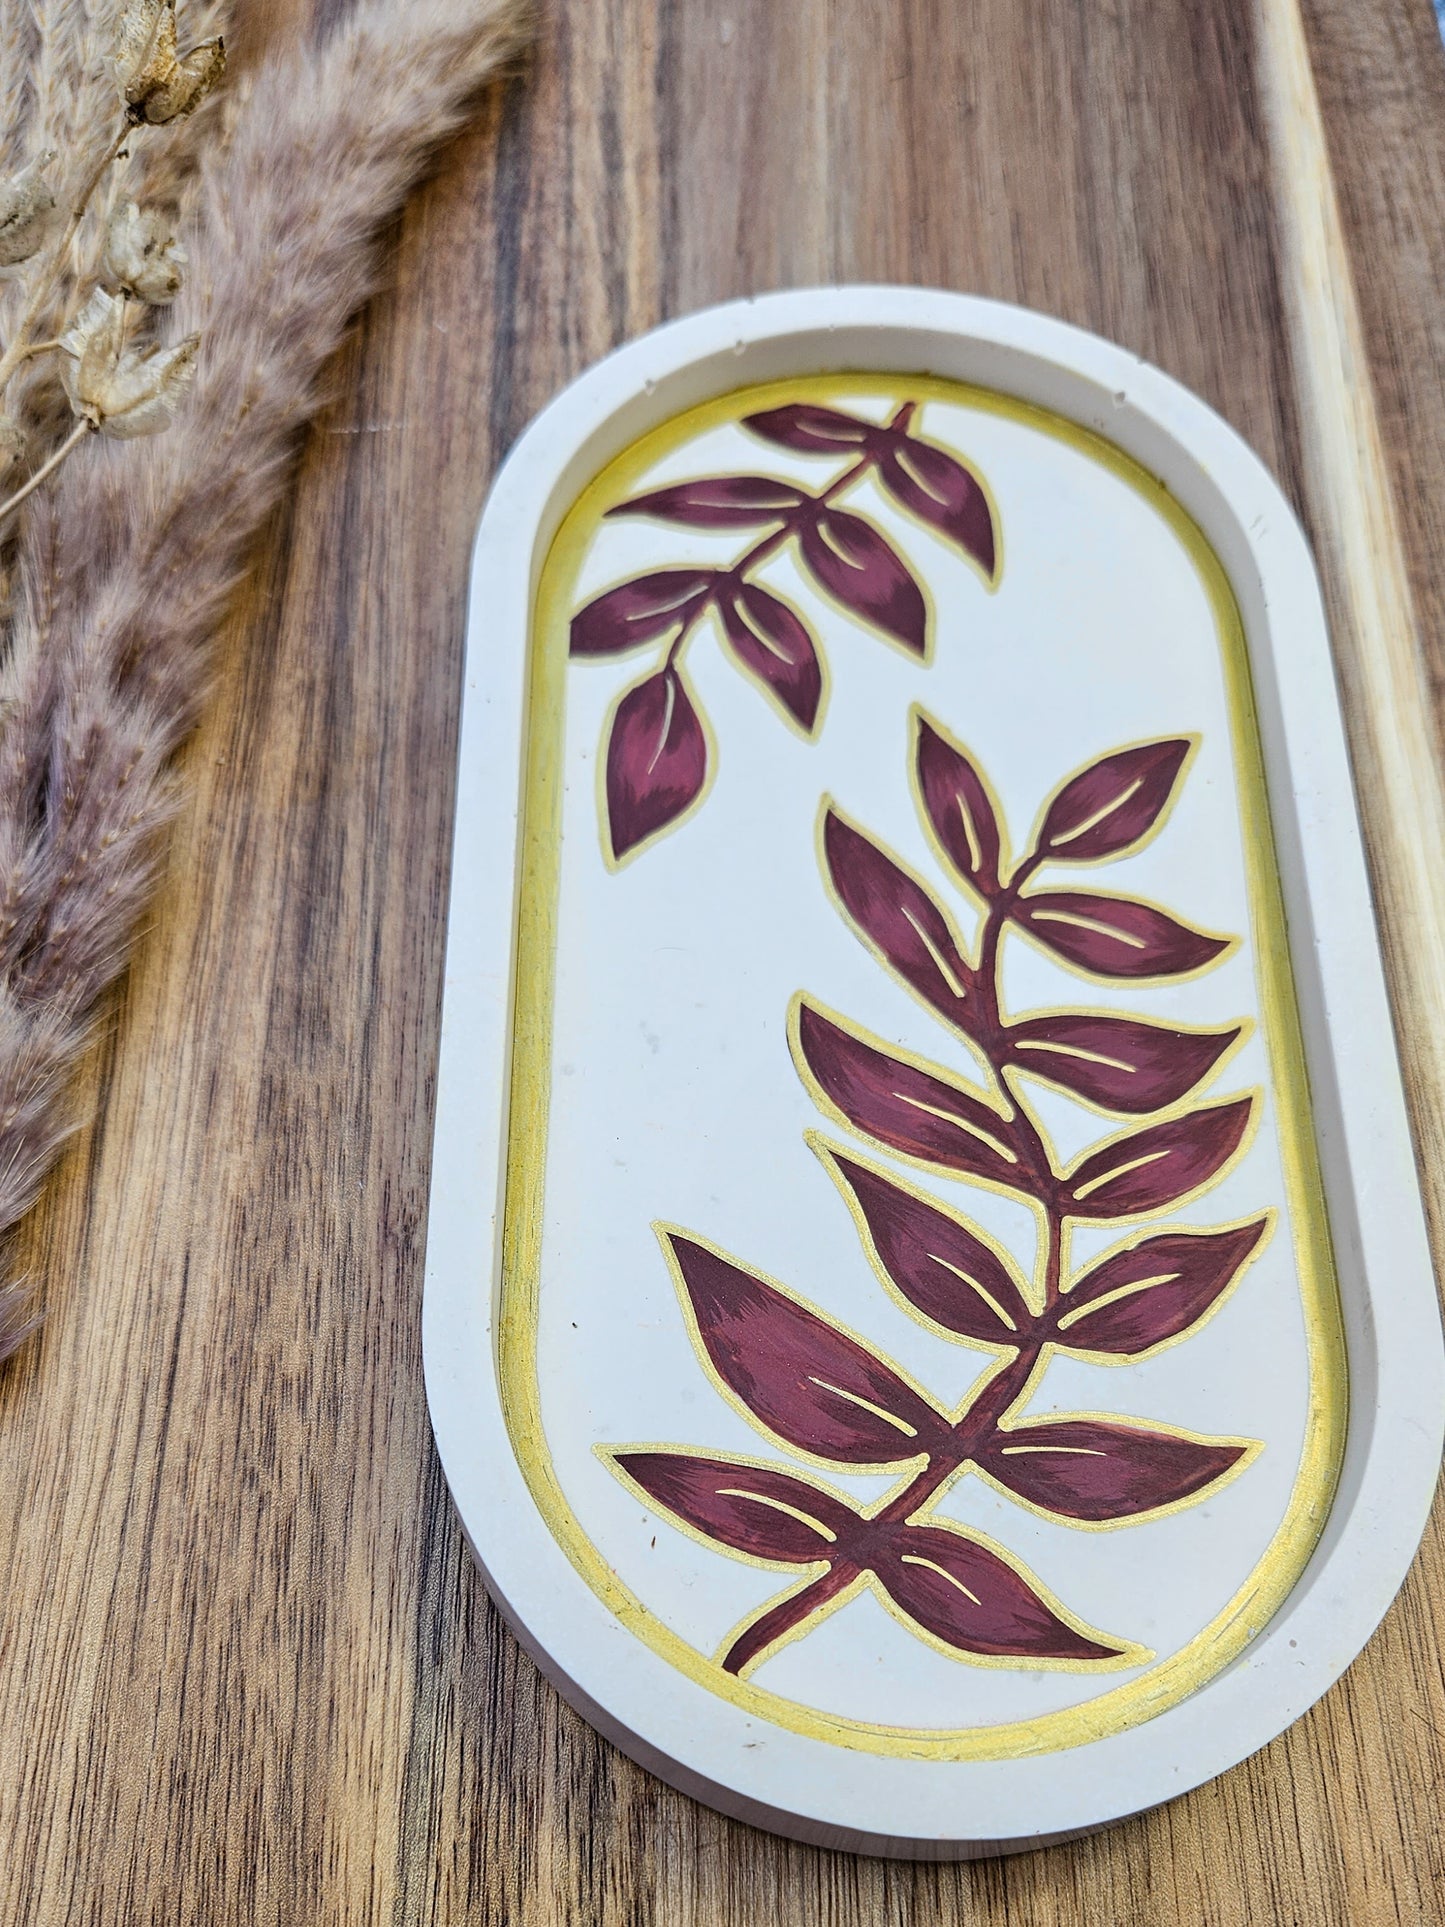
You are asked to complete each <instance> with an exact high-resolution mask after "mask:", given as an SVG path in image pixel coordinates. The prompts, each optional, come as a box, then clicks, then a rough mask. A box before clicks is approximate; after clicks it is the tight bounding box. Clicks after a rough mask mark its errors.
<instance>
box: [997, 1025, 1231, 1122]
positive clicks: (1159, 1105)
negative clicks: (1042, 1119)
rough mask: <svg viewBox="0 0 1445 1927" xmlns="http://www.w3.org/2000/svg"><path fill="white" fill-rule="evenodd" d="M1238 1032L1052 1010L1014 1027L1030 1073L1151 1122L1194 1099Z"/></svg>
mask: <svg viewBox="0 0 1445 1927" xmlns="http://www.w3.org/2000/svg"><path fill="white" fill-rule="evenodd" d="M1239 1032H1240V1026H1239V1025H1238V1024H1236V1025H1235V1026H1234V1028H1233V1029H1232V1030H1215V1031H1192V1030H1175V1029H1173V1028H1172V1027H1171V1026H1170V1025H1168V1024H1146V1023H1144V1022H1143V1021H1142V1019H1140V1018H1137V1017H1108V1016H1101V1015H1098V1014H1097V1013H1093V1012H1088V1011H1072V1010H1052V1011H1045V1012H1043V1013H1042V1014H1041V1015H1040V1016H1037V1017H1027V1018H1025V1019H1023V1020H1022V1022H1020V1023H1017V1024H1010V1025H1009V1026H1008V1028H1007V1030H1006V1031H1005V1033H1004V1037H1005V1042H1006V1044H1007V1047H1008V1051H1009V1055H1010V1056H1011V1058H1012V1059H1013V1061H1014V1063H1015V1064H1017V1065H1018V1067H1019V1069H1020V1070H1022V1071H1028V1072H1030V1073H1031V1074H1032V1075H1033V1076H1034V1077H1041V1078H1043V1079H1044V1080H1045V1082H1046V1083H1049V1084H1057V1085H1059V1086H1060V1087H1061V1088H1062V1089H1063V1090H1066V1091H1070V1092H1072V1093H1073V1095H1074V1096H1075V1097H1081V1098H1083V1099H1084V1101H1085V1102H1086V1103H1088V1104H1097V1105H1099V1107H1100V1108H1101V1109H1103V1110H1106V1111H1118V1112H1119V1113H1121V1114H1122V1115H1124V1116H1128V1117H1146V1116H1148V1115H1149V1113H1150V1112H1152V1111H1163V1110H1167V1108H1168V1107H1169V1106H1170V1105H1171V1104H1177V1103H1178V1102H1179V1100H1180V1099H1181V1098H1182V1097H1187V1096H1188V1094H1189V1092H1190V1091H1192V1090H1193V1089H1194V1087H1195V1085H1196V1084H1201V1083H1203V1081H1204V1079H1205V1078H1206V1077H1208V1075H1209V1074H1210V1072H1211V1071H1212V1070H1213V1069H1214V1067H1215V1065H1216V1064H1217V1063H1218V1062H1219V1060H1220V1058H1221V1057H1223V1055H1224V1053H1225V1052H1226V1051H1227V1050H1228V1049H1229V1047H1230V1045H1231V1044H1233V1043H1234V1042H1235V1040H1236V1039H1237V1038H1238V1036H1239Z"/></svg>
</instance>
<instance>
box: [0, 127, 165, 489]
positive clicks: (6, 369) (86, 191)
mask: <svg viewBox="0 0 1445 1927" xmlns="http://www.w3.org/2000/svg"><path fill="white" fill-rule="evenodd" d="M132 131H133V130H132V127H131V124H130V121H129V120H125V121H122V123H121V128H120V132H119V133H118V134H117V135H116V137H115V139H114V140H113V141H111V143H110V145H109V146H108V147H107V148H106V150H105V152H104V153H103V154H102V155H101V157H100V159H99V160H98V161H97V162H96V165H95V167H94V168H93V170H92V171H91V173H90V176H89V178H88V179H87V180H86V183H85V186H84V187H83V188H82V189H81V191H80V194H79V197H78V198H77V200H76V203H75V206H74V207H73V208H72V209H71V211H70V216H69V219H68V220H67V221H66V224H65V231H64V233H63V234H62V235H61V237H60V239H59V240H58V241H57V242H56V244H55V246H54V247H53V248H52V249H51V251H50V255H49V257H48V259H47V260H46V262H45V265H44V267H43V268H42V269H41V270H40V272H39V273H38V274H37V275H36V277H35V285H34V287H33V288H32V289H31V290H30V297H29V299H28V300H27V301H26V303H25V307H24V309H23V311H22V312H21V316H20V320H19V321H18V323H17V324H16V328H15V334H14V336H13V338H12V339H11V342H10V346H9V347H8V348H7V349H6V350H5V352H4V354H3V355H0V395H3V394H4V392H5V388H6V386H7V384H8V383H9V380H10V377H11V376H12V375H13V374H14V373H15V370H16V369H17V368H18V367H19V365H20V363H21V362H22V361H23V360H24V359H25V357H26V355H27V354H28V353H29V352H30V350H29V344H28V342H27V340H26V337H27V336H28V335H29V333H30V330H31V329H32V328H33V327H34V326H35V319H36V316H37V315H38V314H39V313H40V310H41V307H42V305H43V304H44V301H45V298H46V296H47V295H48V294H49V293H50V290H51V289H52V288H53V287H54V285H55V279H56V276H57V275H58V274H59V273H60V270H61V267H62V266H63V264H64V261H65V257H66V255H67V254H68V253H69V252H70V244H71V242H72V241H73V240H74V239H75V237H76V234H77V233H78V232H79V229H80V224H81V222H82V221H83V220H84V219H85V210H86V209H87V207H89V205H90V197H91V195H92V194H94V192H95V190H96V188H97V187H98V186H99V185H100V181H101V177H102V175H103V174H104V173H105V170H106V169H107V168H108V167H109V166H110V164H111V162H112V161H113V160H114V159H115V157H116V155H117V154H119V152H120V150H121V148H122V147H124V146H125V143H126V141H127V139H128V138H129V136H130V134H131V133H132ZM17 499H18V498H17ZM10 506H13V504H11V505H10Z"/></svg>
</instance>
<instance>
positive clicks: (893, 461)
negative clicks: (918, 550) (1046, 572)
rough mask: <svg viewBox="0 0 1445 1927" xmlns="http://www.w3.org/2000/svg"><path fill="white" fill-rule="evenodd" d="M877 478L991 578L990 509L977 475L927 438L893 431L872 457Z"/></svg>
mask: <svg viewBox="0 0 1445 1927" xmlns="http://www.w3.org/2000/svg"><path fill="white" fill-rule="evenodd" d="M878 479H879V481H880V482H881V483H882V484H883V486H884V488H886V489H887V491H888V493H889V494H890V495H891V496H892V497H893V499H894V501H895V502H897V503H898V504H899V505H900V507H902V508H905V509H907V510H908V512H909V514H910V515H916V516H917V517H918V518H919V520H920V521H923V522H927V523H929V524H930V525H931V526H932V527H933V528H935V529H937V530H938V531H939V533H940V534H942V535H946V536H947V537H948V539H949V541H950V542H956V543H957V544H958V546H959V547H960V548H961V549H962V550H963V552H964V554H965V555H971V556H972V557H973V559H974V561H975V562H977V564H978V565H979V567H980V568H981V569H982V570H983V572H984V574H985V575H986V576H988V577H989V578H990V579H992V577H993V571H994V560H995V556H994V531H993V515H992V512H991V511H990V509H989V506H988V497H987V496H986V495H985V494H984V492H983V490H982V488H981V487H980V486H979V483H978V478H977V477H976V476H974V475H971V474H970V473H969V471H968V470H967V469H966V468H965V467H964V465H963V463H962V462H960V461H957V460H955V458H954V457H953V456H952V455H948V454H945V453H944V451H943V450H942V449H941V448H935V447H934V445H933V444H932V442H923V441H918V440H916V439H915V438H914V437H913V436H912V435H906V434H895V435H892V436H890V438H889V442H888V446H887V447H886V449H885V450H884V452H883V453H882V454H881V455H880V456H879V458H878Z"/></svg>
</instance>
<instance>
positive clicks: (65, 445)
mask: <svg viewBox="0 0 1445 1927" xmlns="http://www.w3.org/2000/svg"><path fill="white" fill-rule="evenodd" d="M94 427H95V424H94V422H88V421H84V422H77V423H76V425H75V427H74V428H73V429H72V430H71V431H70V433H69V435H67V436H66V438H65V440H64V441H63V442H62V443H61V444H60V446H59V448H57V449H56V451H55V453H54V454H53V455H52V456H51V457H50V459H49V461H48V462H42V463H41V465H40V467H39V468H37V469H36V471H35V473H34V474H33V475H32V476H31V477H30V479H29V481H28V482H26V483H25V485H24V486H23V487H22V488H18V489H16V491H15V493H14V494H13V495H12V496H11V497H10V499H9V501H8V502H0V522H3V521H4V519H5V517H6V516H7V515H9V513H10V512H11V510H12V509H17V508H19V506H20V504H21V503H22V502H23V501H24V500H25V498H26V496H27V495H32V494H34V492H35V490H36V489H38V488H39V486H40V484H41V483H42V482H43V481H44V480H45V478H46V477H47V476H48V475H53V474H54V473H55V471H56V469H58V468H59V466H60V464H61V463H62V462H63V461H64V460H65V458H66V456H67V455H68V454H69V453H70V451H71V449H73V448H74V447H75V446H76V444H77V443H78V442H79V441H80V440H81V439H82V438H83V437H84V436H86V435H89V434H90V433H91V431H92V430H93V429H94Z"/></svg>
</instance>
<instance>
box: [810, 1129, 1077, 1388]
mask: <svg viewBox="0 0 1445 1927" xmlns="http://www.w3.org/2000/svg"><path fill="white" fill-rule="evenodd" d="M803 1142H804V1143H805V1144H806V1145H807V1147H808V1149H809V1150H810V1151H811V1152H812V1153H813V1156H814V1157H815V1158H816V1159H817V1160H818V1162H819V1163H820V1164H821V1165H822V1167H823V1169H824V1170H825V1171H826V1172H827V1174H828V1176H829V1177H830V1178H831V1179H832V1181H833V1183H834V1184H835V1185H836V1187H837V1190H838V1195H839V1197H840V1198H841V1199H842V1200H843V1203H844V1204H845V1205H846V1206H847V1209H848V1215H849V1217H850V1218H852V1220H853V1226H854V1229H855V1230H856V1231H857V1233H858V1242H859V1244H860V1245H861V1246H862V1248H863V1254H864V1256H865V1257H866V1258H867V1260H868V1262H869V1264H870V1265H871V1266H872V1267H873V1271H874V1273H875V1275H876V1277H877V1279H878V1282H879V1283H880V1284H881V1285H882V1287H883V1289H884V1290H885V1291H886V1292H887V1293H888V1296H889V1297H890V1298H891V1299H892V1300H893V1302H894V1303H895V1304H896V1305H897V1306H898V1307H899V1308H900V1310H902V1311H904V1312H906V1313H907V1315H908V1317H909V1318H910V1319H912V1320H913V1321H914V1323H915V1324H919V1325H922V1326H923V1327H924V1329H925V1330H926V1331H931V1332H932V1333H933V1334H934V1336H935V1337H937V1338H944V1339H947V1341H948V1343H949V1344H950V1345H967V1346H968V1348H969V1349H970V1350H971V1351H981V1352H991V1353H994V1354H997V1353H999V1352H1016V1351H1018V1349H1019V1347H1018V1345H1017V1344H1016V1343H1015V1341H1014V1340H1013V1339H1009V1338H1004V1339H999V1340H997V1341H995V1340H992V1339H988V1338H966V1337H965V1336H964V1334H963V1333H962V1332H956V1331H951V1330H950V1329H949V1327H948V1326H947V1325H940V1324H939V1323H938V1322H937V1320H935V1319H932V1318H930V1317H929V1316H928V1314H927V1312H924V1311H920V1310H919V1308H918V1306H917V1305H915V1304H914V1302H913V1300H912V1299H911V1298H906V1297H905V1296H904V1295H903V1293H902V1292H901V1291H900V1290H899V1289H898V1286H897V1285H896V1284H895V1283H894V1281H893V1278H892V1277H891V1275H890V1274H889V1272H888V1270H887V1268H886V1267H885V1265H884V1263H883V1260H882V1259H881V1258H880V1257H879V1255H878V1247H877V1245H876V1244H875V1243H874V1239H873V1233H872V1231H871V1230H870V1229H869V1227H868V1220H867V1218H866V1217H865V1216H864V1215H863V1207H862V1205H861V1204H859V1202H858V1199H857V1195H856V1194H855V1192H854V1190H853V1187H852V1185H850V1184H849V1182H848V1180H847V1179H846V1178H845V1177H844V1176H843V1173H842V1172H841V1171H840V1170H839V1169H838V1159H839V1157H840V1156H842V1157H845V1158H847V1159H848V1160H849V1162H850V1163H853V1164H861V1165H862V1166H863V1167H864V1168H865V1169H866V1170H868V1171H871V1172H872V1173H873V1175H874V1176H875V1177H879V1178H882V1179H883V1180H884V1181H885V1182H886V1183H888V1184H890V1185H892V1186H893V1187H894V1189H895V1190H898V1191H902V1192H905V1193H906V1194H907V1195H908V1196H909V1197H911V1198H915V1199H917V1201H918V1202H919V1203H920V1204H922V1205H926V1206H927V1207H928V1208H929V1209H930V1210H933V1211H937V1212H938V1214H939V1215H940V1217H945V1218H952V1219H953V1221H954V1222H955V1224H960V1225H962V1226H963V1228H964V1229H965V1230H966V1231H967V1232H968V1234H969V1236H970V1237H973V1238H977V1239H978V1241H979V1243H980V1244H981V1245H983V1246H984V1247H985V1248H986V1249H987V1250H988V1251H991V1252H992V1253H993V1255H994V1257H995V1258H997V1259H998V1260H999V1262H1000V1264H1002V1265H1003V1267H1004V1269H1005V1271H1007V1273H1008V1275H1009V1278H1010V1279H1011V1280H1012V1282H1013V1283H1014V1285H1015V1286H1016V1287H1017V1288H1018V1292H1019V1295H1020V1297H1021V1298H1022V1299H1023V1300H1024V1302H1025V1304H1027V1305H1028V1307H1029V1309H1030V1311H1032V1312H1033V1313H1034V1315H1035V1316H1037V1315H1038V1313H1039V1311H1040V1310H1041V1309H1042V1303H1043V1299H1042V1292H1041V1289H1040V1279H1039V1278H1038V1276H1037V1272H1038V1269H1039V1266H1038V1262H1037V1254H1035V1264H1034V1271H1035V1274H1036V1275H1035V1276H1034V1277H1032V1278H1029V1277H1026V1276H1025V1275H1024V1272H1023V1270H1022V1268H1021V1266H1020V1265H1019V1261H1018V1259H1017V1257H1016V1256H1015V1255H1014V1253H1013V1252H1012V1251H1010V1250H1009V1249H1008V1247H1007V1245H1005V1244H1004V1243H1003V1241H1002V1239H1000V1238H996V1237H995V1236H994V1234H993V1233H992V1232H991V1231H988V1230H986V1229H985V1227H984V1226H983V1225H981V1224H979V1223H978V1221H977V1219H975V1218H971V1217H969V1216H968V1215H967V1213H966V1212H963V1211H959V1210H956V1209H955V1208H954V1207H953V1206H952V1205H951V1204H945V1203H944V1201H943V1200H942V1199H941V1198H939V1197H936V1196H935V1195H934V1193H933V1192H931V1191H923V1190H920V1189H919V1187H918V1186H917V1185H915V1184H910V1183H909V1182H908V1181H907V1179H906V1178H901V1177H900V1176H899V1174H898V1173H897V1172H896V1171H895V1170H893V1169H891V1168H890V1167H889V1166H887V1165H883V1164H879V1163H877V1162H876V1161H875V1157H874V1156H873V1155H869V1154H865V1153H862V1152H855V1151H854V1150H853V1148H852V1146H851V1145H848V1144H838V1143H835V1142H833V1141H831V1140H830V1139H829V1138H828V1137H827V1136H826V1135H825V1134H824V1133H823V1132H822V1131H820V1130H817V1129H816V1128H814V1129H812V1130H807V1131H804V1133H803ZM1009 1195H1010V1196H1012V1195H1014V1194H1013V1193H1010V1194H1009ZM1019 1202H1020V1203H1027V1202H1028V1200H1027V1199H1024V1198H1022V1197H1021V1198H1020V1199H1019ZM971 1402H972V1401H971V1400H970V1401H969V1403H971Z"/></svg>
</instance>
